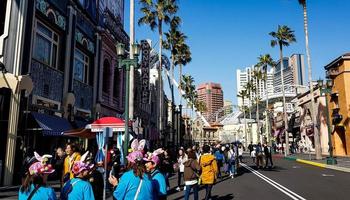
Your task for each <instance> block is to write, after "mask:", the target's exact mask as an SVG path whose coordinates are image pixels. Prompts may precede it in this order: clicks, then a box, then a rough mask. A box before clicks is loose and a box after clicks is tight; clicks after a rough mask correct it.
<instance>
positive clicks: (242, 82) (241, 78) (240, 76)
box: [236, 65, 274, 106]
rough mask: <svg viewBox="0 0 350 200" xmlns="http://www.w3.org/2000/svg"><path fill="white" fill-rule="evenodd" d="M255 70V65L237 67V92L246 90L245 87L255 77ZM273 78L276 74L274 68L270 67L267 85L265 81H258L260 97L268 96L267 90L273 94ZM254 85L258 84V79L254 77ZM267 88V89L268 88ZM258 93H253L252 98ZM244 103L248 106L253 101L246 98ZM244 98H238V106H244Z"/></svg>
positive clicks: (269, 93)
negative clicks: (241, 68) (242, 68)
mask: <svg viewBox="0 0 350 200" xmlns="http://www.w3.org/2000/svg"><path fill="white" fill-rule="evenodd" d="M253 71H254V65H253V66H251V67H247V68H245V69H244V70H240V69H237V74H236V75H237V94H238V93H239V92H240V91H241V90H244V87H245V86H246V85H247V83H248V82H249V81H251V80H252V77H253ZM273 79H274V74H273V70H272V69H270V70H268V71H267V82H266V84H267V87H266V86H265V83H264V81H259V83H258V89H259V90H258V91H259V97H260V98H262V99H265V98H266V91H268V95H269V96H270V95H272V94H273ZM253 83H254V85H256V81H255V80H254V79H253ZM266 88H267V89H266ZM255 96H256V95H255V94H251V99H254V97H255ZM244 104H245V105H246V106H250V105H251V102H250V101H249V98H247V99H244ZM242 105H243V102H242V98H238V106H242Z"/></svg>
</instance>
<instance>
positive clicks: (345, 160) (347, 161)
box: [274, 153, 350, 173]
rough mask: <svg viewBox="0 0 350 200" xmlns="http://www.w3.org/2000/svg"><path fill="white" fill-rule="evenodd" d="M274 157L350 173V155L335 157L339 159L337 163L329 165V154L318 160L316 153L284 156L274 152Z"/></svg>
mask: <svg viewBox="0 0 350 200" xmlns="http://www.w3.org/2000/svg"><path fill="white" fill-rule="evenodd" d="M274 157H281V158H284V159H286V160H292V161H296V162H300V163H304V164H308V165H313V166H316V167H321V168H327V169H333V170H337V171H342V172H349V173H350V157H335V158H336V160H337V164H335V165H329V164H327V156H324V155H323V156H322V160H316V156H315V154H314V153H311V154H292V155H289V156H286V157H285V156H284V155H281V154H274Z"/></svg>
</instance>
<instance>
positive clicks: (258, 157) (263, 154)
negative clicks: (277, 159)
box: [248, 142, 273, 169]
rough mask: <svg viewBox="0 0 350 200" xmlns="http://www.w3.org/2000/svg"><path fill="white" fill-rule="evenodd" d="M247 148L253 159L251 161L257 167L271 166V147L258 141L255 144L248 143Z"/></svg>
mask: <svg viewBox="0 0 350 200" xmlns="http://www.w3.org/2000/svg"><path fill="white" fill-rule="evenodd" d="M248 149H249V152H250V157H251V158H252V159H253V163H255V164H256V167H257V168H258V169H261V168H265V169H266V168H273V161H272V153H273V152H272V151H273V149H272V148H271V147H270V146H268V145H267V144H263V145H262V144H261V143H260V142H259V143H258V144H257V145H254V144H253V143H250V144H249V146H248Z"/></svg>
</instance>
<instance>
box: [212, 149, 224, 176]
mask: <svg viewBox="0 0 350 200" xmlns="http://www.w3.org/2000/svg"><path fill="white" fill-rule="evenodd" d="M214 155H215V159H216V164H217V169H218V170H217V173H218V174H217V177H218V178H220V179H222V175H221V167H222V166H223V163H224V153H223V151H222V150H221V149H220V146H218V147H217V149H216V151H215V153H214Z"/></svg>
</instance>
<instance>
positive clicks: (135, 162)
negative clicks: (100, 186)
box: [108, 139, 153, 200]
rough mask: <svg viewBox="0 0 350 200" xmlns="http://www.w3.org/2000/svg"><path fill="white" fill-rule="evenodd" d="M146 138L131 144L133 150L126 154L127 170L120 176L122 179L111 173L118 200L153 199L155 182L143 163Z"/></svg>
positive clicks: (109, 179) (111, 180) (110, 180)
mask: <svg viewBox="0 0 350 200" xmlns="http://www.w3.org/2000/svg"><path fill="white" fill-rule="evenodd" d="M145 142H146V141H145V140H141V141H140V143H139V142H138V140H137V139H136V140H134V141H133V142H132V144H131V148H132V149H133V152H131V153H129V155H128V156H126V158H127V160H128V163H127V171H126V172H125V173H124V174H123V175H122V176H121V177H120V180H119V181H118V179H117V178H116V177H115V176H113V175H110V176H109V178H108V181H109V183H110V184H112V185H113V187H114V188H115V189H114V192H113V197H114V198H116V199H118V200H144V199H153V184H152V180H151V177H150V176H149V175H148V174H147V172H146V166H145V164H144V163H143V154H142V151H143V148H144V145H145Z"/></svg>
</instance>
